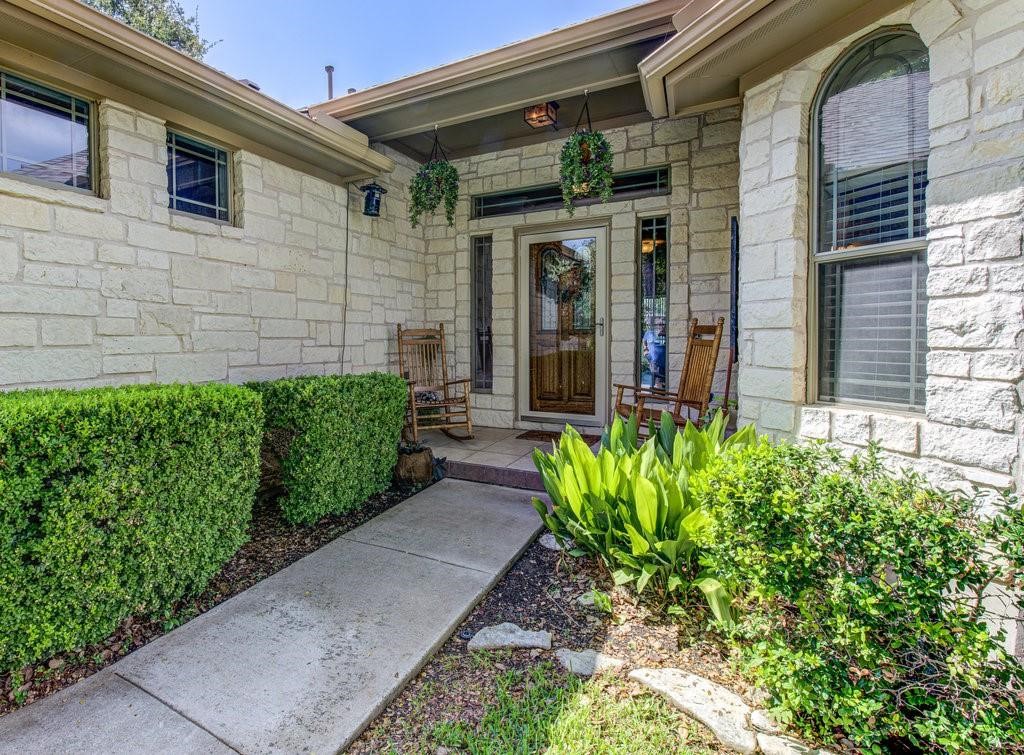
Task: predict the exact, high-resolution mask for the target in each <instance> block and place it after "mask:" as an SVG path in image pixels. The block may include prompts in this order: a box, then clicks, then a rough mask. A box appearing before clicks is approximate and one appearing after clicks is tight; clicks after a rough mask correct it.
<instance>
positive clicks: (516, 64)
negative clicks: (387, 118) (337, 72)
mask: <svg viewBox="0 0 1024 755" xmlns="http://www.w3.org/2000/svg"><path fill="white" fill-rule="evenodd" d="M679 4H680V0H652V2H647V3H643V4H641V5H634V6H632V7H629V8H625V9H623V10H619V11H615V12H613V13H608V14H605V15H603V16H598V17H596V18H592V19H590V20H588V21H584V22H582V23H579V24H574V25H572V26H567V27H565V28H562V29H555V30H554V31H551V32H548V33H546V34H542V35H540V36H537V37H532V38H530V39H526V40H523V41H520V42H513V43H512V44H509V45H505V46H504V47H499V48H497V49H495V50H491V51H489V52H485V53H481V54H479V55H473V56H471V57H468V58H464V59H462V60H458V61H455V62H454V63H448V64H446V65H443V66H440V67H438V68H432V69H430V70H427V71H423V72H421V73H417V74H413V75H411V76H406V77H404V78H401V79H397V80H395V81H391V82H388V83H386V84H380V85H378V86H374V87H370V88H368V89H364V90H362V91H359V92H354V93H352V94H346V95H343V96H341V97H335V98H334V99H333V100H328V101H326V102H321V103H319V104H316V105H311V106H310V107H309V111H310V112H311V113H325V114H327V115H332V116H334V117H335V118H340V119H343V120H351V119H353V118H361V117H364V116H368V115H372V114H374V113H376V112H380V111H382V110H387V109H389V108H391V107H394V106H398V105H408V104H411V103H414V102H416V101H419V100H423V99H428V98H429V97H430V96H432V95H434V94H437V93H440V92H451V91H458V90H459V89H463V88H466V87H470V86H478V85H480V84H483V83H487V82H488V81H497V80H500V79H502V78H507V77H508V76H510V75H512V74H513V73H521V72H523V71H529V70H532V69H536V68H542V67H544V66H546V65H550V64H551V62H552V61H553V60H554V59H557V58H559V57H563V56H571V55H572V54H573V53H576V52H579V51H588V52H594V51H598V50H600V49H601V48H602V46H603V45H607V46H609V47H613V46H616V45H618V44H621V43H622V40H623V39H624V38H629V37H631V36H636V37H637V38H641V37H644V36H647V37H649V36H652V34H654V33H668V32H671V31H673V27H672V25H671V23H670V22H669V19H670V18H671V17H672V15H673V14H674V13H675V12H676V11H677V10H678V9H679Z"/></svg>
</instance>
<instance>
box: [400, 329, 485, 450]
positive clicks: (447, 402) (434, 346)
mask: <svg viewBox="0 0 1024 755" xmlns="http://www.w3.org/2000/svg"><path fill="white" fill-rule="evenodd" d="M398 371H399V374H400V375H401V376H402V377H403V378H405V381H406V383H408V385H409V406H408V409H407V411H406V423H405V436H406V439H407V440H410V439H411V440H412V442H414V443H418V442H419V439H420V437H419V436H420V431H422V430H440V431H441V432H443V433H444V434H445V435H447V436H448V437H450V438H454V439H455V440H470V439H471V438H472V437H473V419H472V417H471V415H470V408H469V384H470V381H469V380H468V379H467V380H449V379H448V357H447V352H446V350H445V343H444V324H442V323H438V326H437V328H420V329H416V330H414V329H410V328H406V329H404V330H403V328H402V326H401V325H399V326H398ZM460 386H461V387H460ZM460 428H461V429H463V430H465V433H464V434H459V435H456V434H454V433H453V432H452V430H458V429H460Z"/></svg>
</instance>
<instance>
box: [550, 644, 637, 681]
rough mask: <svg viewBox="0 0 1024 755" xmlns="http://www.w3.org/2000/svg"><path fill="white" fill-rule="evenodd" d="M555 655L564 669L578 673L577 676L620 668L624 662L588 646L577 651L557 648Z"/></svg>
mask: <svg viewBox="0 0 1024 755" xmlns="http://www.w3.org/2000/svg"><path fill="white" fill-rule="evenodd" d="M555 657H556V658H557V659H558V662H559V663H561V664H562V666H563V667H564V668H565V670H566V671H569V672H571V673H573V674H578V675H579V676H593V675H594V674H601V673H603V672H605V671H614V670H615V669H618V668H622V666H624V665H625V663H626V662H625V661H623V660H621V659H619V658H615V657H613V656H610V655H606V654H604V653H600V652H598V651H596V650H591V649H590V648H587V649H586V650H580V651H579V652H577V651H575V650H569V649H568V648H559V649H558V650H556V651H555Z"/></svg>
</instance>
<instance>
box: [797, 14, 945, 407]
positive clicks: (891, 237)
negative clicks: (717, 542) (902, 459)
mask: <svg viewBox="0 0 1024 755" xmlns="http://www.w3.org/2000/svg"><path fill="white" fill-rule="evenodd" d="M815 123H816V128H817V132H816V140H815V151H816V160H817V163H816V179H817V185H816V187H815V191H816V200H815V204H816V226H815V241H814V266H815V275H814V281H815V284H816V286H817V307H818V317H817V328H818V355H817V356H818V359H817V393H818V398H819V399H820V400H822V401H829V402H836V401H848V402H861V403H871V404H886V405H892V406H895V407H898V408H903V409H914V410H918V409H922V408H923V407H924V400H925V372H926V371H925V356H926V352H927V298H926V289H925V282H926V279H927V272H928V270H927V265H926V258H925V236H926V234H927V228H926V225H925V217H926V216H925V188H926V186H927V184H928V136H929V134H928V51H927V49H926V48H925V46H924V44H923V43H922V42H921V40H920V39H919V38H918V37H917V36H916V35H915V34H912V33H908V32H902V31H891V30H889V31H883V32H880V33H878V34H875V35H873V36H872V37H870V38H868V39H867V40H865V41H864V42H863V43H861V44H860V45H858V46H857V47H856V48H854V49H853V50H852V51H851V52H849V53H848V54H847V55H846V56H845V57H844V58H843V59H842V60H841V61H840V62H839V64H838V65H837V66H836V67H835V68H834V69H833V72H832V73H831V75H830V76H829V77H828V79H827V80H826V83H825V85H824V87H823V89H822V91H821V93H820V94H819V96H818V100H817V103H816V107H815Z"/></svg>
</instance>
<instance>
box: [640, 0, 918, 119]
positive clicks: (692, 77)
mask: <svg viewBox="0 0 1024 755" xmlns="http://www.w3.org/2000/svg"><path fill="white" fill-rule="evenodd" d="M909 2H910V0H829V2H820V1H815V2H809V1H808V0H717V1H715V0H707V1H705V0H693V2H691V3H689V4H688V5H687V6H686V7H684V8H683V9H681V10H680V11H679V12H678V13H677V14H676V15H675V16H674V17H673V23H674V25H675V27H676V29H677V30H678V31H677V33H676V34H675V35H674V36H673V37H672V38H671V39H669V40H668V41H666V42H665V44H663V45H662V46H661V47H659V48H658V49H657V50H655V51H654V52H652V53H651V54H650V55H648V56H647V57H646V58H645V59H644V60H642V61H641V62H640V64H639V70H640V84H641V87H642V88H643V91H644V98H645V101H646V104H647V108H648V110H649V111H650V113H651V115H653V116H654V117H656V118H657V117H662V118H664V117H678V116H685V115H689V114H692V113H696V112H701V111H704V110H708V109H710V108H713V107H721V106H724V105H728V104H736V103H739V102H741V101H742V97H743V94H744V93H745V92H746V91H747V90H748V89H751V88H752V87H754V86H756V85H757V84H759V83H761V82H763V81H766V80H767V79H769V78H770V77H772V76H774V75H775V74H777V73H779V72H781V71H783V70H785V69H786V68H788V67H790V66H793V65H795V64H797V63H799V61H801V60H803V59H804V58H807V57H808V56H810V55H812V54H814V53H815V52H817V51H818V50H821V49H823V48H825V47H827V46H829V45H831V44H834V43H836V42H838V41H840V40H842V39H843V38H845V37H847V36H849V35H851V34H854V33H856V32H857V31H858V30H860V29H863V28H865V27H867V26H869V25H870V24H872V23H874V22H876V21H878V20H879V19H881V18H883V17H885V16H886V15H888V14H890V13H892V12H893V11H896V10H898V9H899V8H901V7H904V6H906V5H908V4H909Z"/></svg>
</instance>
